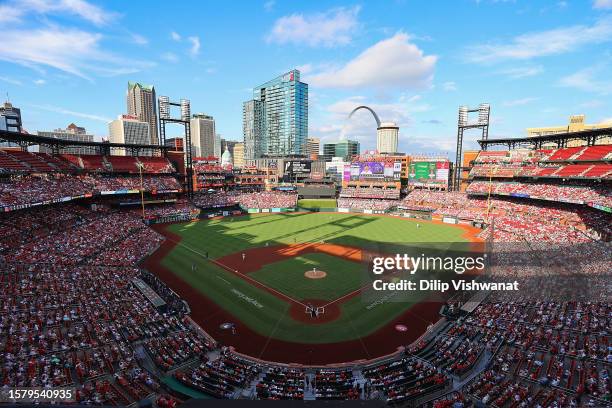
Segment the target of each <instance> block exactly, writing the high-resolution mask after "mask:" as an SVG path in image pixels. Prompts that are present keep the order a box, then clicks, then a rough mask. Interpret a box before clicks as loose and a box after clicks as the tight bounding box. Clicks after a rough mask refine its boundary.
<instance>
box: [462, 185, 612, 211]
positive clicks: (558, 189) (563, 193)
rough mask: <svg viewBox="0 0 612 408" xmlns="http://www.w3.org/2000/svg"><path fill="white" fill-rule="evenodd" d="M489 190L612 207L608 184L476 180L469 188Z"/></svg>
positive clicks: (477, 191)
mask: <svg viewBox="0 0 612 408" xmlns="http://www.w3.org/2000/svg"><path fill="white" fill-rule="evenodd" d="M489 192H490V193H491V194H503V195H510V194H516V195H528V196H529V197H531V198H539V199H544V200H550V201H561V202H588V203H595V204H600V205H604V206H607V207H611V208H612V189H610V188H609V187H606V186H582V185H570V184H567V183H566V184H543V183H510V182H506V183H502V182H493V183H489V182H486V181H474V182H472V183H470V185H469V186H468V189H467V193H468V194H470V193H481V194H488V193H489Z"/></svg>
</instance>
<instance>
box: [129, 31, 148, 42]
mask: <svg viewBox="0 0 612 408" xmlns="http://www.w3.org/2000/svg"><path fill="white" fill-rule="evenodd" d="M130 37H131V38H132V42H133V43H134V44H137V45H147V44H148V43H149V40H148V39H147V38H146V37H145V36H143V35H140V34H135V33H132V34H130Z"/></svg>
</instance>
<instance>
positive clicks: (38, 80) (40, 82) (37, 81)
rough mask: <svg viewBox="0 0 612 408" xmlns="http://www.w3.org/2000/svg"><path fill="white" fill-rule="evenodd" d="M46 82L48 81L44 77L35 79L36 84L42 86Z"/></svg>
mask: <svg viewBox="0 0 612 408" xmlns="http://www.w3.org/2000/svg"><path fill="white" fill-rule="evenodd" d="M46 83H47V81H45V80H44V79H35V80H34V85H39V86H40V85H44V84H46Z"/></svg>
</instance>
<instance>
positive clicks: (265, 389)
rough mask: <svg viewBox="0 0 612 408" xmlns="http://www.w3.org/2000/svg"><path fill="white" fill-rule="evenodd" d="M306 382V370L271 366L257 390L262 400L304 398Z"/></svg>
mask: <svg viewBox="0 0 612 408" xmlns="http://www.w3.org/2000/svg"><path fill="white" fill-rule="evenodd" d="M304 382H305V375H304V370H300V369H291V368H284V367H269V368H268V369H267V371H266V373H265V374H264V376H263V378H262V379H261V380H260V381H259V383H258V384H257V386H256V387H255V391H256V393H257V398H258V399H260V400H302V399H304V385H305V384H304Z"/></svg>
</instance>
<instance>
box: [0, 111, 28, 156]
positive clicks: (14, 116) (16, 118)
mask: <svg viewBox="0 0 612 408" xmlns="http://www.w3.org/2000/svg"><path fill="white" fill-rule="evenodd" d="M0 130H6V131H9V132H18V133H21V131H22V130H23V128H22V122H21V110H20V109H19V108H16V107H14V106H13V104H11V103H10V102H9V101H6V102H4V104H3V105H0ZM18 146H19V145H18V144H17V143H13V142H0V147H18Z"/></svg>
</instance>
